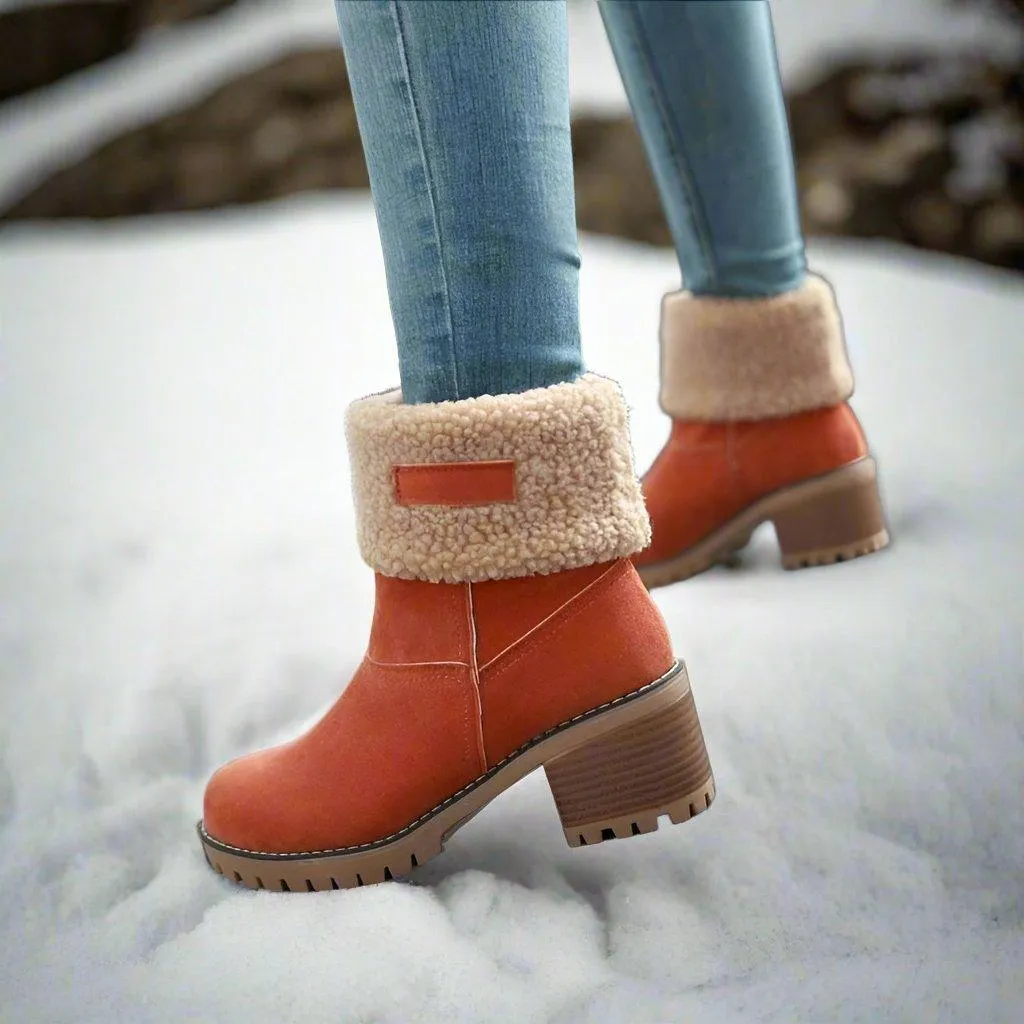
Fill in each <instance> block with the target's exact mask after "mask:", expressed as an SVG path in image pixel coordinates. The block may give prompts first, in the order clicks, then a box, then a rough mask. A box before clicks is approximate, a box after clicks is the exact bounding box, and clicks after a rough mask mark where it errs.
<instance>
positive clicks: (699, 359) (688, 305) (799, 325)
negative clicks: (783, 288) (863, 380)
mask: <svg viewBox="0 0 1024 1024" xmlns="http://www.w3.org/2000/svg"><path fill="white" fill-rule="evenodd" d="M852 394H853V371H852V369H851V368H850V362H849V359H848V358H847V355H846V343H845V341H844V339H843V325H842V321H841V320H840V318H839V310H838V309H837V307H836V300H835V296H834V295H833V293H832V288H831V287H830V286H829V284H828V283H827V282H826V281H825V279H824V278H821V277H817V276H810V277H808V278H807V281H806V283H805V284H804V285H803V286H801V287H800V288H798V289H797V290H796V291H793V292H787V293H785V294H783V295H777V296H774V297H772V298H770V299H720V298H710V297H697V296H693V295H690V294H689V293H688V292H677V293H674V294H672V295H666V296H665V299H664V301H663V302H662V307H661V407H662V409H664V410H665V412H666V413H668V414H669V415H670V416H673V417H675V418H676V419H685V420H716V421H723V420H759V419H768V418H769V417H774V416H790V415H793V414H795V413H798V412H807V411H809V410H811V409H821V408H824V407H826V406H830V405H837V404H838V403H839V402H844V401H846V399H848V398H849V397H850V395H852Z"/></svg>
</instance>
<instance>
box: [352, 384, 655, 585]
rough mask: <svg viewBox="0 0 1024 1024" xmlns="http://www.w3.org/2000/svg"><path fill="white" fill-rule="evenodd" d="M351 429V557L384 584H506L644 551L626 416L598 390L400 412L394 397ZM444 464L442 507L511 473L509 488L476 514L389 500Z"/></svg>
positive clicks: (363, 409)
mask: <svg viewBox="0 0 1024 1024" xmlns="http://www.w3.org/2000/svg"><path fill="white" fill-rule="evenodd" d="M346 427H347V433H348V442H349V451H350V455H351V463H352V479H353V489H354V493H355V505H356V525H357V529H358V534H359V547H360V550H361V551H362V554H363V558H364V559H365V560H366V562H367V563H368V564H369V565H370V566H371V567H372V568H373V569H375V570H377V571H378V572H380V573H382V574H384V575H386V576H397V577H400V578H402V579H422V580H431V581H433V582H447V583H461V582H478V581H482V580H493V579H508V578H512V577H518V576H529V575H533V574H543V573H552V572H558V571H561V570H563V569H575V568H579V567H581V566H584V565H593V564H595V563H597V562H604V561H610V560H611V559H614V558H623V557H626V556H628V555H631V554H633V553H635V552H637V551H640V550H642V549H643V548H645V547H646V546H647V544H648V543H649V542H650V524H649V522H648V519H647V512H646V509H645V508H644V501H643V497H642V495H641V493H640V485H639V483H638V481H637V479H636V475H635V472H634V469H633V457H632V451H631V448H630V443H629V430H628V426H627V413H626V405H625V402H624V401H623V398H622V394H621V392H620V391H619V388H618V385H617V384H615V383H614V382H613V381H610V380H607V379H606V378H604V377H598V376H597V375H595V374H587V375H586V376H584V377H581V378H580V379H579V380H577V381H575V382H574V383H572V384H556V385H555V386H553V387H549V388H538V389H536V390H534V391H527V392H524V393H522V394H514V395H499V396H491V395H485V396H483V397H481V398H469V399H465V400H464V401H459V402H440V403H437V404H431V405H403V404H402V396H401V393H400V392H398V391H391V392H387V393H385V394H382V395H374V396H371V397H369V398H364V399H362V400H361V401H358V402H355V403H354V404H353V405H352V406H351V408H350V409H349V413H348V416H347V421H346ZM445 463H459V464H460V467H459V469H458V470H456V471H455V472H454V473H451V474H448V473H441V472H440V471H438V473H437V474H436V478H437V480H439V481H440V483H439V484H438V493H439V494H441V495H443V494H444V493H445V491H446V488H448V490H450V488H449V487H448V481H449V480H456V481H459V480H461V481H465V480H466V479H468V478H471V477H479V478H481V479H483V481H484V483H485V484H486V483H487V479H486V478H485V477H484V476H483V474H488V473H492V472H495V471H497V475H498V483H499V484H500V469H501V467H502V466H505V467H506V468H507V469H508V472H509V474H511V472H512V467H511V466H509V465H508V464H509V463H514V473H515V476H514V481H513V484H514V486H512V487H510V488H508V493H503V492H501V490H500V487H499V488H498V491H495V492H494V493H493V494H492V495H491V497H490V498H489V499H486V500H485V499H483V498H481V503H478V504H469V503H467V502H466V501H463V500H459V499H458V498H457V497H455V498H452V499H451V500H447V499H443V500H444V503H443V504H440V503H439V504H427V503H424V502H422V501H414V502H410V501H408V500H404V496H402V495H400V494H399V493H398V487H397V482H398V480H399V479H400V474H399V471H398V467H406V468H407V469H406V470H403V472H408V473H412V474H415V475H417V476H419V477H420V478H422V476H423V475H424V474H427V475H429V474H430V473H431V467H432V466H437V465H438V464H445ZM467 463H486V464H487V466H485V467H477V466H468V467H467V465H466V464H467ZM452 469H455V467H452ZM477 470H480V473H477V472H476V471H477ZM489 486H490V488H491V490H492V491H493V490H494V486H493V481H492V482H491V484H490V485H489Z"/></svg>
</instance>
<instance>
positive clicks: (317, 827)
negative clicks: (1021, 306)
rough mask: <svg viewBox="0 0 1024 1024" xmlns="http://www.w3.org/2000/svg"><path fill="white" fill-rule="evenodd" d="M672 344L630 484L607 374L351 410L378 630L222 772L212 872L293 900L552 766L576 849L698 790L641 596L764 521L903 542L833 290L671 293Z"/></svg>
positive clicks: (645, 826)
mask: <svg viewBox="0 0 1024 1024" xmlns="http://www.w3.org/2000/svg"><path fill="white" fill-rule="evenodd" d="M662 344H663V366H662V394H661V400H662V405H663V408H664V409H665V411H666V412H668V413H669V414H670V415H671V416H672V418H673V425H672V435H671V438H670V439H669V441H668V443H667V444H666V446H665V448H664V449H663V451H662V452H661V454H660V455H659V456H658V459H657V461H656V462H655V463H654V465H653V467H652V468H651V470H650V472H649V473H648V475H647V476H646V478H645V479H644V482H643V490H642V491H641V488H640V486H639V485H638V483H637V480H636V477H635V474H634V469H633V461H632V454H631V448H630V441H629V433H628V428H627V413H626V408H625V404H624V402H623V400H622V397H621V394H620V392H619V389H618V387H617V386H616V385H615V384H614V383H613V382H611V381H609V380H606V379H604V378H601V377H597V376H594V375H587V376H585V377H583V378H581V379H580V380H578V381H576V382H574V383H571V384H560V385H556V386H554V387H550V388H543V389H538V390H536V391H531V392H526V393H524V394H517V395H503V396H498V397H491V396H486V397H482V398H474V399H468V400H465V401H460V402H445V403H440V404H437V405H415V406H406V405H403V404H402V401H401V395H400V393H398V392H391V393H387V394H384V395H379V396H374V397H371V398H368V399H364V400H362V401H360V402H356V403H355V404H354V405H353V406H352V408H351V410H350V412H349V416H348V423H347V428H348V439H349V445H350V450H351V463H352V473H353V480H354V493H355V501H356V514H357V523H358V533H359V543H360V548H361V551H362V554H363V557H364V558H365V560H366V561H367V562H368V563H369V564H370V565H371V566H372V567H373V568H374V569H375V570H376V606H375V611H374V619H373V626H372V629H371V633H370V641H369V646H368V649H367V652H366V656H365V658H364V660H363V662H362V664H361V666H360V667H359V669H358V671H357V672H356V675H355V677H354V678H353V679H352V681H351V683H350V684H349V685H348V687H347V688H346V689H345V690H344V692H343V693H342V695H341V697H340V698H339V699H338V700H337V702H336V703H335V704H334V706H333V707H332V708H331V709H330V710H329V711H328V712H327V714H326V715H325V716H324V717H323V718H322V719H321V720H320V721H319V722H318V723H317V724H316V725H315V726H314V727H313V728H312V729H311V730H310V731H309V732H307V733H306V734H305V735H303V736H300V737H299V738H298V739H295V740H293V741H292V742H290V743H286V744H284V745H282V746H278V747H275V748H273V749H270V750H265V751H261V752H258V753H255V754H250V755H248V756H246V757H242V758H240V759H238V760H235V761H232V762H231V763H229V764H228V765H226V766H225V767H223V768H221V769H220V770H219V771H218V772H217V773H216V774H215V775H214V776H213V778H212V780H211V781H210V783H209V785H208V787H207V791H206V797H205V801H204V810H203V820H202V821H201V822H200V823H199V826H198V831H199V838H200V841H201V843H202V846H203V849H204V852H205V855H206V858H207V860H208V861H209V863H210V865H211V866H212V867H213V868H214V869H215V870H216V871H218V872H220V873H221V874H223V875H225V876H226V877H228V878H229V879H233V880H234V881H236V882H239V883H241V884H243V885H246V886H249V887H253V888H268V889H283V890H300V891H305V890H310V891H312V890H318V889H330V888H335V889H337V888H346V887H349V886H356V885H364V884H368V883H373V882H380V881H383V880H385V879H388V878H393V877H396V876H399V875H403V874H406V873H407V872H409V871H410V870H411V869H413V868H415V867H416V866H417V865H419V864H423V863H424V862H425V861H426V860H428V859H429V858H430V857H433V856H434V855H436V854H437V853H439V852H440V851H441V849H442V847H443V845H444V843H445V841H446V839H447V838H448V837H449V836H450V835H451V834H452V833H453V832H454V831H455V830H456V829H457V828H459V827H460V826H461V825H462V824H464V823H465V822H467V821H468V820H469V819H470V818H471V817H473V815H474V814H476V813H477V811H479V810H480V809H481V808H482V807H483V806H484V805H485V804H487V803H488V802H489V801H490V800H492V799H493V798H494V797H495V796H497V795H498V794H499V793H501V792H502V791H503V790H505V789H507V788H508V787H509V786H510V785H512V784H513V783H514V782H516V781H517V780H518V779H520V778H522V777H523V776H524V775H526V774H527V773H528V772H531V771H533V770H534V769H535V768H537V767H540V766H543V767H544V770H545V773H546V775H547V780H548V783H549V785H550V788H551V791H552V794H553V796H554V801H555V807H556V809H557V813H558V815H559V817H560V819H561V823H562V827H563V830H564V833H565V838H566V840H567V841H568V843H569V844H570V846H583V845H590V844H593V843H598V842H601V841H602V840H605V839H612V838H618V837H624V836H633V835H638V834H640V833H644V832H652V831H654V830H655V829H657V827H658V821H659V818H660V817H661V816H662V815H668V816H669V818H670V819H671V820H672V821H673V822H682V821H687V820H689V819H690V818H692V817H694V816H695V815H697V814H699V813H700V812H701V811H703V810H705V809H706V808H707V807H709V806H710V805H711V802H712V800H713V799H714V795H715V784H714V779H713V776H712V772H711V767H710V764H709V761H708V755H707V751H706V749H705V745H704V739H703V736H702V734H701V727H700V722H699V720H698V717H697V712H696V708H695V706H694V702H693V696H692V694H691V691H690V687H689V683H688V681H687V676H686V670H685V668H684V666H683V664H682V662H681V661H679V660H678V659H676V658H675V656H674V654H673V651H672V645H671V642H670V639H669V636H668V632H667V630H666V627H665V623H664V621H663V620H662V617H661V615H660V613H659V612H658V610H657V608H656V606H655V605H654V603H653V601H652V600H651V598H650V596H649V594H648V591H647V589H646V587H645V584H647V585H648V586H655V585H658V584H661V583H666V582H669V581H671V580H676V579H682V578H685V577H686V576H689V575H692V574H693V573H695V572H699V571H701V570H703V569H705V568H707V567H708V566H710V565H712V564H713V563H714V562H716V561H718V560H720V559H721V558H723V557H724V556H726V555H728V554H729V553H731V552H733V551H735V550H737V549H738V548H740V547H742V546H743V544H745V543H746V541H747V540H748V539H749V537H750V534H751V531H752V530H753V529H754V528H755V527H756V526H757V525H759V524H760V523H761V522H764V521H767V520H771V521H772V522H773V523H774V524H775V528H776V532H777V534H778V538H779V543H780V546H781V548H782V553H783V561H784V564H785V565H787V566H789V567H797V566H800V565H811V564H820V563H824V562H830V561H836V560H841V559H843V558H846V557H852V556H855V555H858V554H864V553H867V552H869V551H875V550H877V549H879V548H880V547H882V546H884V545H885V544H886V543H887V540H888V538H887V534H886V531H885V524H884V521H883V517H882V511H881V506H880V503H879V498H878V489H877V484H876V479H875V466H874V462H873V460H872V459H871V458H870V456H869V454H868V449H867V445H866V442H865V439H864V435H863V432H862V431H861V428H860V426H859V424H858V422H857V420H856V418H855V416H854V414H853V412H852V411H851V410H850V408H849V406H848V405H847V404H846V400H847V398H848V397H849V396H850V394H851V392H852V390H853V386H852V373H851V371H850V367H849V363H848V360H847V357H846V351H845V345H844V342H843V336H842V330H841V325H840V320H839V316H838V312H837V310H836V307H835V302H834V299H833V297H832V293H831V290H830V289H829V287H828V286H827V285H826V284H825V283H824V281H822V280H821V279H820V278H811V279H809V281H808V283H807V284H806V285H805V286H804V287H803V288H802V289H800V290H799V291H798V292H795V293H792V294H789V295H785V296H781V297H778V298H773V299H766V300H753V301H752V300H718V299H704V298H693V297H691V296H688V295H686V294H679V295H672V296H668V297H667V298H666V300H665V305H664V309H663V320H662ZM648 513H649V515H648ZM651 522H653V541H652V535H651Z"/></svg>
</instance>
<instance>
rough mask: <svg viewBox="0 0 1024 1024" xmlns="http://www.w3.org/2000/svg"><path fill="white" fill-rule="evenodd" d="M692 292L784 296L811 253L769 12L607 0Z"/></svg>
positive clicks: (734, 5) (746, 2)
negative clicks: (801, 212)
mask: <svg viewBox="0 0 1024 1024" xmlns="http://www.w3.org/2000/svg"><path fill="white" fill-rule="evenodd" d="M601 14H602V17H603V18H604V22H605V27H606V29H607V32H608V37H609V40H610V42H611V46H612V50H613V52H614V54H615V59H616V61H617V62H618V65H619V70H620V72H621V74H622V79H623V82H624V84H625V87H626V93H627V95H628V96H629V102H630V106H631V107H632V110H633V116H634V118H635V120H636V123H637V126H638V127H639V129H640V134H641V136H642V137H643V141H644V146H645V148H646V151H647V157H648V160H649V162H650V165H651V167H652V169H653V172H654V177H655V180H656V182H657V185H658V190H659V192H660V194H661V200H662V205H663V206H664V209H665V214H666V216H667V219H668V223H669V228H670V230H671V232H672V239H673V241H674V243H675V247H676V251H677V252H678V255H679V264H680V267H681V269H682V273H683V279H684V281H685V284H686V287H687V289H688V290H689V291H690V292H691V293H693V294H696V295H717V296H722V297H751V298H752V297H759V296H769V295H778V294H780V293H782V292H786V291H791V290H793V289H795V288H797V287H799V286H800V284H801V283H802V282H803V279H804V272H805V261H804V243H803V236H802V234H801V231H800V218H799V211H798V206H797V198H796V185H795V175H794V171H793V157H792V151H791V148H790V140H789V132H788V128H787V123H786V109H785V105H784V103H783V98H782V88H781V85H780V83H779V74H778V65H777V59H776V54H775V42H774V37H773V34H772V23H771V13H770V11H769V8H768V4H767V2H753V0H739V2H733V0H715V2H713V3H712V2H701V3H679V2H678V0H668V2H645V0H640V2H632V0H624V2H619V0H601Z"/></svg>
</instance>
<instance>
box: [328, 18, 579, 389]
mask: <svg viewBox="0 0 1024 1024" xmlns="http://www.w3.org/2000/svg"><path fill="white" fill-rule="evenodd" d="M337 11H338V21H339V25H340V28H341V40H342V46H343V48H344V51H345V59H346V62H347V64H348V71H349V77H350V79H351V84H352V95H353V97H354V100H355V107H356V114H357V116H358V119H359V129H360V133H361V135H362V139H363V145H364V148H365V151H366V160H367V164H368V166H369V172H370V183H371V187H372V190H373V199H374V203H375V205H376V209H377V221H378V224H379V227H380V237H381V244H382V246H383V249H384V262H385V267H386V270H387V279H388V292H389V295H390V299H391V313H392V318H393V320H394V327H395V334H396V336H397V340H398V354H399V364H400V369H401V377H402V390H403V393H404V397H405V401H406V402H407V403H422V402H438V401H445V400H458V399H463V398H472V397H476V396H479V395H483V394H503V393H512V392H521V391H526V390H528V389H531V388H537V387H544V386H547V385H550V384H557V383H560V382H563V381H571V380H574V379H575V378H576V377H578V376H579V375H580V374H581V373H582V363H581V357H580V338H579V309H578V289H579V283H578V282H579V266H580V260H579V251H578V246H577V235H576V207H575V200H574V195H573V177H572V153H571V148H570V142H569V75H568V50H567V27H566V16H565V5H564V3H529V2H508V3H460V2H457V0H456V2H431V3H415V2H405V0H386V2H358V3H356V2H342V0H338V3H337Z"/></svg>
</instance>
